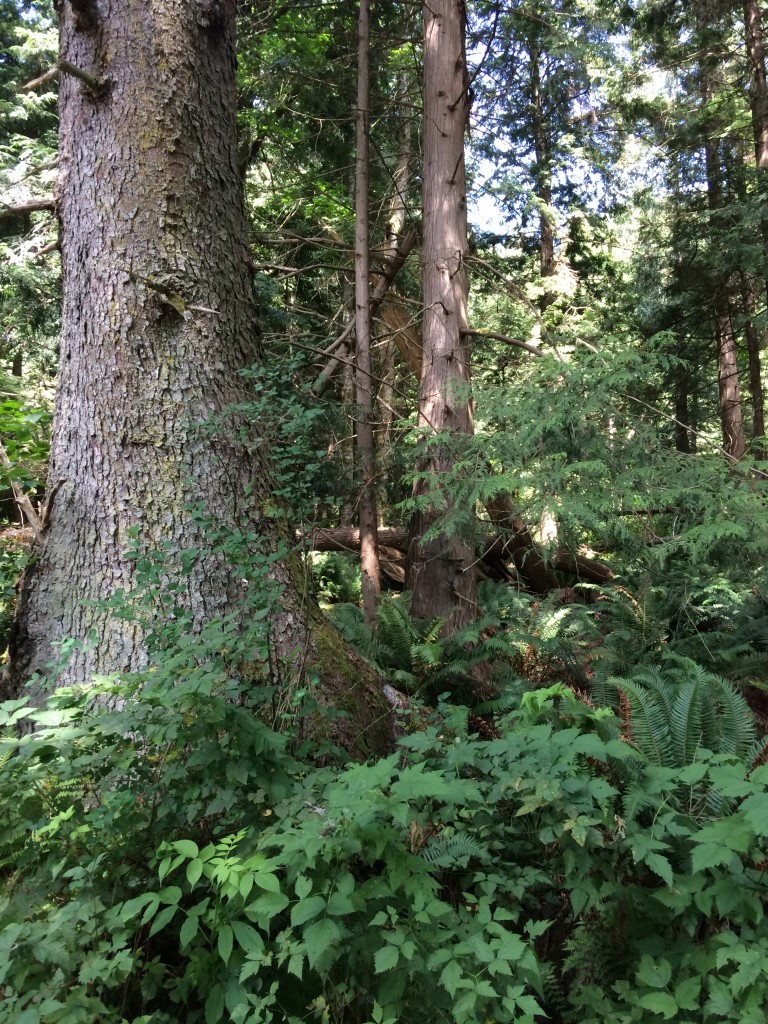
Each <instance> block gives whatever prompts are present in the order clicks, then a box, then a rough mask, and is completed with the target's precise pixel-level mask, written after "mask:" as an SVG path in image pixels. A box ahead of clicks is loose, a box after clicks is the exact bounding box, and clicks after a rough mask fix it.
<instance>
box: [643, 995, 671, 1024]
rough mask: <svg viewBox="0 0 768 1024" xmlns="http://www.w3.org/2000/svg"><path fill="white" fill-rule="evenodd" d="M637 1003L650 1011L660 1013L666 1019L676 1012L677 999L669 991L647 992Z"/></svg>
mask: <svg viewBox="0 0 768 1024" xmlns="http://www.w3.org/2000/svg"><path fill="white" fill-rule="evenodd" d="M638 1005H639V1006H642V1008H643V1009H644V1010H650V1011H651V1012H652V1013H660V1014H661V1016H662V1017H664V1018H665V1019H666V1020H670V1019H671V1018H672V1017H674V1016H676V1014H677V1000H676V999H675V997H674V996H671V995H670V994H669V992H647V993H646V994H645V995H644V996H641V997H640V998H639V999H638Z"/></svg>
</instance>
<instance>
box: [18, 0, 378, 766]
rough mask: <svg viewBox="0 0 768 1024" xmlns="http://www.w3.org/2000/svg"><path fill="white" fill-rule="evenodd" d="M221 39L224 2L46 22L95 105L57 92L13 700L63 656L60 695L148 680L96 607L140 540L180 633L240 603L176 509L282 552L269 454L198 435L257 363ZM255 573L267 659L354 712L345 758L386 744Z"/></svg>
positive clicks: (313, 624)
mask: <svg viewBox="0 0 768 1024" xmlns="http://www.w3.org/2000/svg"><path fill="white" fill-rule="evenodd" d="M86 10H87V12H88V15H89V16H88V18H87V19H84V18H83V16H82V11H86ZM234 22H235V0H217V2H215V3H212V2H210V0H183V2H182V0H94V2H93V3H90V4H88V5H85V4H78V6H77V8H76V7H75V5H73V4H70V3H62V4H61V5H60V25H61V29H60V31H61V55H62V57H63V58H65V59H66V60H68V61H70V62H72V64H74V65H76V66H77V67H79V68H82V69H84V70H85V71H88V72H90V73H92V74H93V75H95V76H99V77H103V78H105V79H107V82H108V84H107V86H106V87H105V88H104V89H103V90H100V91H99V92H98V93H94V92H93V91H92V90H91V91H89V90H88V89H87V88H86V89H84V88H83V86H82V84H81V83H80V82H79V81H77V80H76V79H75V78H74V77H71V76H69V75H63V76H62V78H61V83H60V93H59V97H60V124H61V173H60V183H61V185H60V189H61V194H60V197H59V213H60V217H61V239H62V244H61V250H62V263H63V311H62V336H61V361H60V371H59V382H58V391H57V397H56V413H55V421H54V428H53V438H52V447H51V465H50V476H49V490H51V489H54V488H56V487H57V488H58V491H57V493H56V497H55V501H54V503H53V505H52V508H51V514H50V521H49V525H48V528H47V530H46V533H45V535H44V539H43V543H42V545H41V547H40V550H39V551H38V553H37V556H36V558H35V559H34V560H33V561H32V563H31V564H30V566H29V568H28V570H27V573H26V575H25V580H24V585H23V590H22V593H21V596H20V601H19V608H18V615H17V620H16V624H15V631H14V637H13V642H12V647H11V654H12V659H13V660H12V673H11V676H10V678H9V680H7V688H8V689H9V690H10V691H11V692H13V690H14V689H16V688H17V687H18V685H19V684H20V683H22V682H24V680H25V679H26V678H28V677H29V675H30V674H31V673H32V672H33V671H35V670H39V671H42V672H45V671H46V669H47V666H48V664H49V663H50V662H51V661H52V660H54V656H55V652H56V645H57V644H61V643H66V642H67V641H68V640H70V639H71V640H73V641H74V642H75V646H74V648H73V649H72V652H71V656H70V658H69V660H68V661H67V663H66V664H65V665H64V666H63V667H61V668H60V669H59V671H58V672H57V673H56V677H55V681H56V682H57V683H59V684H68V683H83V682H88V681H89V680H90V679H91V678H92V676H93V674H94V673H120V672H124V671H132V670H136V669H141V668H143V667H144V666H145V665H146V664H147V659H148V653H147V648H146V643H145V636H144V633H143V631H142V628H141V626H140V624H139V623H138V622H134V621H129V622H126V621H123V620H121V619H119V618H115V617H113V616H112V615H111V614H110V610H109V608H107V607H105V605H104V602H106V601H108V600H109V599H110V598H112V597H113V596H114V595H115V593H116V592H119V591H122V590H127V591H129V592H130V591H131V590H133V589H134V588H135V585H136V574H135V572H136V562H135V560H133V559H131V558H130V557H127V554H128V549H129V547H130V545H131V543H132V539H133V538H134V537H136V538H137V539H138V541H139V543H140V544H141V545H142V547H144V548H146V549H148V550H149V551H150V552H157V553H159V554H160V555H161V556H162V562H161V563H160V569H161V575H162V576H163V578H164V581H165V583H166V584H168V585H171V586H173V587H175V588H176V590H175V592H172V593H173V597H172V600H171V601H170V604H171V605H175V606H177V607H178V608H179V609H180V611H181V613H183V614H185V615H187V616H188V617H189V628H190V630H191V631H192V632H195V631H197V630H199V629H200V628H202V627H203V626H204V625H205V624H206V623H207V622H210V621H211V620H213V619H216V618H217V617H219V616H222V615H229V614H232V613H236V612H237V611H238V610H239V609H241V608H243V605H244V602H243V597H244V593H245V586H244V583H243V581H242V579H241V575H242V570H238V569H237V568H235V567H233V566H231V565H230V564H229V563H228V562H227V560H225V558H224V557H222V556H221V555H220V554H217V553H216V552H215V551H213V550H212V544H211V541H210V538H209V535H208V533H207V532H206V529H205V527H204V526H203V525H201V523H200V521H199V517H197V516H196V515H194V514H193V512H192V511H191V509H193V508H196V507H200V506H202V505H205V506H207V510H208V512H209V513H210V514H211V516H212V517H215V519H216V521H217V522H218V523H224V524H227V527H228V528H229V529H231V530H232V531H237V530H239V529H242V530H243V531H244V533H245V534H246V535H249V536H251V537H252V538H253V544H255V545H256V546H257V547H258V551H259V553H260V554H261V555H263V556H265V557H267V558H269V557H270V555H271V554H272V553H274V552H275V551H276V549H277V547H278V545H279V544H281V543H286V542H287V541H288V540H289V532H288V531H287V529H286V528H285V526H283V525H281V519H282V517H280V516H277V517H275V518H272V517H271V515H270V513H269V511H267V510H268V509H269V508H270V507H271V506H272V505H273V502H272V500H271V492H270V472H269V466H268V465H267V464H266V462H265V456H264V454H263V449H262V448H261V447H260V446H259V445H258V444H253V443H251V441H252V440H254V439H250V440H248V441H246V443H245V444H243V443H241V441H240V439H239V438H240V437H242V435H243V434H244V433H246V432H247V431H248V429H249V427H248V424H245V423H243V422H242V421H239V420H235V419H234V417H232V416H230V417H229V418H228V420H227V423H226V425H225V426H224V427H222V428H220V429H218V430H216V431H215V432H214V433H213V434H211V433H206V432H203V431H201V430H199V429H198V428H197V425H198V424H200V423H202V422H210V421H211V420H212V419H214V418H216V417H220V416H222V414H223V413H224V412H225V410H226V409H228V408H229V407H230V406H231V405H232V404H233V403H236V402H241V401H243V400H247V398H248V394H247V393H246V391H245V385H244V382H243V379H242V378H241V376H240V371H241V369H242V368H243V367H247V366H249V365H251V364H252V363H253V362H254V361H255V360H256V359H257V358H258V346H257V339H258V323H257V318H256V307H255V303H254V299H253V292H252V287H251V279H250V273H251V271H250V267H251V259H250V253H249V249H248V243H247V228H246V221H245V216H244V210H243V204H242V196H241V190H240V179H239V175H238V169H237V154H236V133H235V97H236V93H235V79H234V67H235V50H234ZM60 481H63V482H60ZM249 495H250V497H249ZM271 576H272V579H273V581H274V582H275V583H277V584H278V585H279V586H280V588H281V591H282V598H281V607H280V609H279V610H276V611H275V612H274V615H273V621H272V635H273V642H274V649H275V650H274V653H275V655H276V656H277V657H278V658H280V659H283V661H284V662H291V661H293V662H294V663H295V662H296V660H297V657H298V662H299V663H300V664H308V665H310V666H314V667H315V668H316V669H317V671H318V673H319V675H320V678H321V685H320V692H319V696H320V699H321V700H325V701H328V702H331V703H335V704H341V705H346V707H347V708H348V709H349V710H350V711H351V712H352V717H351V718H350V721H349V725H348V726H346V727H344V729H345V734H344V735H341V734H340V735H339V736H338V739H339V740H340V741H341V742H342V743H345V745H349V746H354V745H355V744H357V745H358V746H359V745H360V742H361V737H363V739H362V742H363V744H364V745H366V746H368V747H373V748H377V747H378V748H381V747H383V746H385V745H386V743H387V741H388V736H387V732H388V725H387V723H386V705H385V704H384V701H383V698H382V696H381V694H380V693H379V691H378V687H377V685H376V681H375V680H374V679H372V678H371V677H370V675H368V676H366V670H365V669H364V668H363V667H362V666H360V665H359V664H356V665H354V666H353V665H351V664H350V662H349V658H348V656H347V654H346V652H345V649H344V647H343V645H342V644H341V641H340V638H339V637H338V636H337V634H335V633H334V632H333V631H332V630H330V629H329V628H328V626H327V625H326V624H325V622H324V620H323V619H322V616H321V615H320V613H319V611H318V610H317V609H316V607H315V606H313V605H312V603H311V602H309V601H308V600H307V599H306V596H305V595H304V594H303V593H301V592H300V591H299V589H298V584H297V582H296V581H297V580H298V579H300V573H299V572H297V571H296V566H295V565H294V564H293V563H292V562H291V561H290V559H284V560H279V559H275V560H274V562H273V564H272V568H271ZM165 597H166V599H167V591H166V594H165ZM149 611H150V615H151V616H152V617H153V619H154V621H153V627H154V628H155V629H157V628H161V626H162V621H163V616H165V615H169V616H171V617H175V616H176V615H177V612H176V610H175V609H174V610H173V611H169V610H168V609H167V608H165V607H164V605H163V599H162V595H161V596H160V598H158V599H157V600H156V602H155V604H154V605H153V607H152V608H151V609H150V610H149ZM358 679H359V680H360V682H359V685H358V684H357V682H356V681H357V680H358ZM353 692H354V693H355V696H354V698H353V697H352V693H353ZM359 716H362V717H359ZM382 716H383V717H382Z"/></svg>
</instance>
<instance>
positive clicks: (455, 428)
mask: <svg viewBox="0 0 768 1024" xmlns="http://www.w3.org/2000/svg"><path fill="white" fill-rule="evenodd" d="M464 39H465V8H464V3H463V0H430V2H429V3H426V4H425V5H424V171H423V189H422V195H423V223H424V229H423V230H424V239H423V247H422V261H423V264H422V281H423V298H424V326H423V331H422V346H423V351H424V358H423V361H422V367H421V383H420V389H419V418H418V423H419V427H420V429H421V431H422V434H423V435H424V436H425V437H428V436H430V435H443V437H444V438H445V439H446V441H445V443H437V442H435V441H433V442H432V445H431V447H430V448H429V449H428V454H427V455H425V456H424V457H423V459H422V460H421V461H420V464H419V466H418V467H417V468H418V470H419V472H420V474H421V475H420V478H419V479H418V480H417V482H416V484H415V485H414V496H415V497H416V498H417V499H418V498H422V497H423V496H424V495H426V494H428V493H430V492H434V489H435V488H438V489H440V488H441V486H442V481H441V478H442V477H443V476H444V475H445V474H446V473H447V472H448V471H449V470H450V469H451V466H452V460H453V456H452V454H451V447H452V442H453V440H455V439H459V438H460V437H461V435H463V434H469V433H471V432H472V413H471V406H470V400H469V394H468V391H469V379H470V354H469V346H468V339H467V336H466V334H464V333H463V332H465V331H466V329H467V327H468V324H467V298H468V290H469V282H468V277H467V270H466V265H465V259H466V255H467V248H468V247H467V199H466V177H465V169H464V132H465V130H466V127H467V120H468V117H469V95H468V84H469V79H468V75H467V63H466V53H465V42H464ZM448 439H450V441H451V443H448ZM442 497H443V500H444V501H445V502H447V503H449V502H450V495H449V494H446V493H445V492H443V495H442ZM437 514H438V509H437V508H436V507H435V505H434V504H432V500H430V503H429V504H427V505H426V507H425V506H423V505H422V507H420V508H419V510H418V511H417V512H416V513H415V514H414V517H413V524H412V533H413V537H414V544H413V545H412V547H411V552H410V554H411V564H410V572H409V581H410V586H411V589H412V591H413V598H412V602H411V611H412V613H413V614H414V615H415V616H417V617H420V616H424V617H427V616H430V617H431V616H444V617H445V624H444V629H445V630H446V631H450V630H453V629H455V628H456V627H457V626H460V625H461V624H463V623H464V622H467V621H468V620H470V619H472V618H474V617H475V615H476V610H477V602H476V597H475V573H474V570H473V568H472V563H473V551H472V548H471V547H470V545H469V544H468V543H467V542H466V541H464V540H463V539H462V538H461V537H458V536H448V535H445V534H441V535H439V536H438V537H437V538H435V539H433V540H430V541H427V542H425V541H423V540H422V538H423V536H424V534H425V533H426V532H427V530H428V529H429V527H430V525H431V524H432V523H433V522H434V521H435V518H436V516H437Z"/></svg>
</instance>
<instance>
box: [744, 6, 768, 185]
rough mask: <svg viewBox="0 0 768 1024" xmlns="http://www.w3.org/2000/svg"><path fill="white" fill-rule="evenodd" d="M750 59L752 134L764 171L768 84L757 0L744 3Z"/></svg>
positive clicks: (767, 158)
mask: <svg viewBox="0 0 768 1024" xmlns="http://www.w3.org/2000/svg"><path fill="white" fill-rule="evenodd" d="M744 25H745V28H746V46H747V60H748V61H749V68H750V78H751V81H750V89H749V105H750V108H751V110H752V134H753V137H754V141H755V160H756V162H757V166H758V168H759V169H760V170H763V171H765V170H768V82H766V71H765V45H764V42H763V27H762V23H761V17H760V5H759V3H758V2H757V0H744Z"/></svg>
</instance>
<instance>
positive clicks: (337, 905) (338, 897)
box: [326, 892, 355, 917]
mask: <svg viewBox="0 0 768 1024" xmlns="http://www.w3.org/2000/svg"><path fill="white" fill-rule="evenodd" d="M326 909H327V912H328V913H329V914H330V915H331V917H341V916H342V915H343V914H352V913H354V909H355V905H354V903H353V902H352V900H351V899H350V898H349V896H345V895H344V894H343V893H340V892H335V893H333V894H332V895H331V897H330V898H329V900H328V906H327V908H326Z"/></svg>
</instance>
